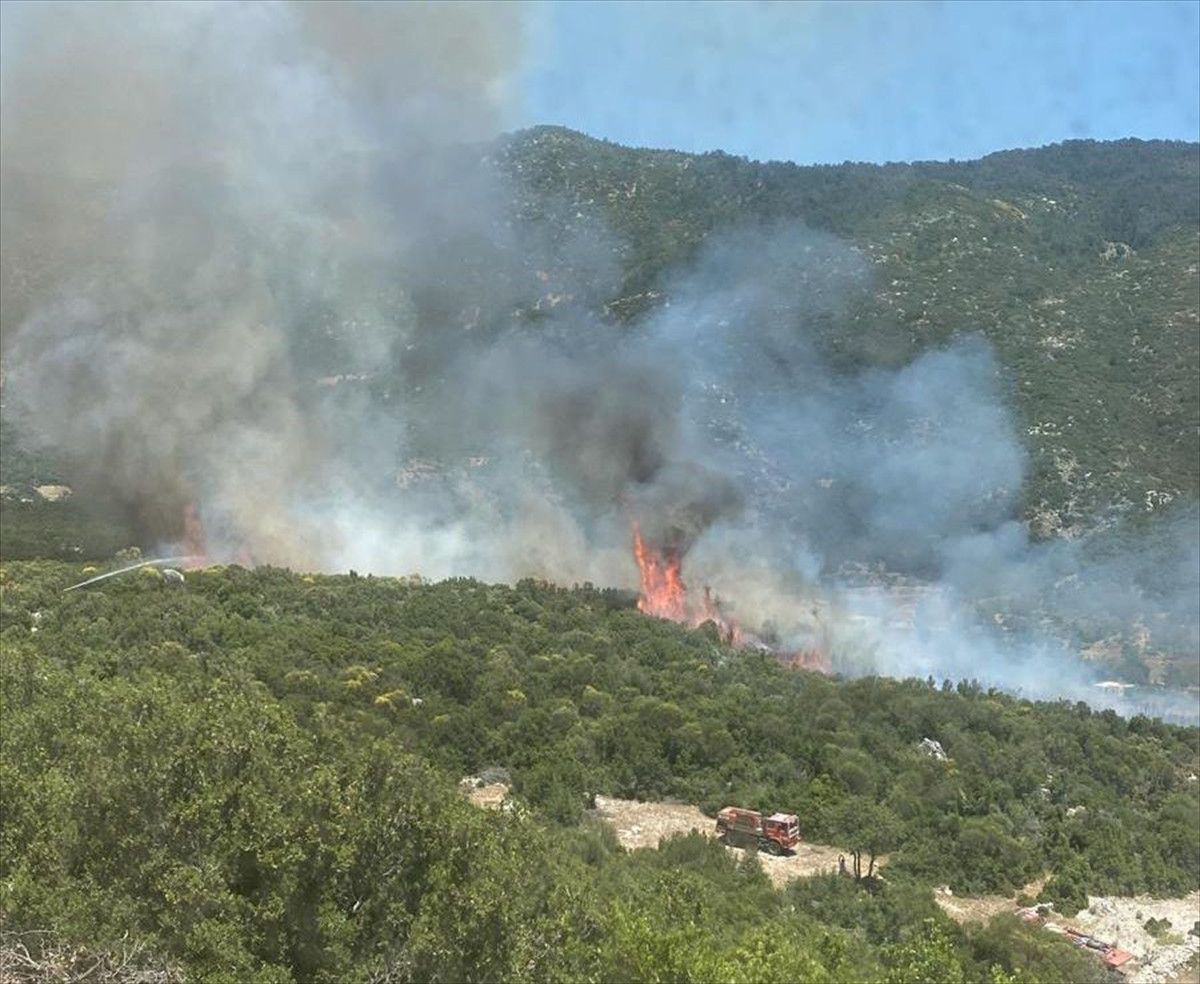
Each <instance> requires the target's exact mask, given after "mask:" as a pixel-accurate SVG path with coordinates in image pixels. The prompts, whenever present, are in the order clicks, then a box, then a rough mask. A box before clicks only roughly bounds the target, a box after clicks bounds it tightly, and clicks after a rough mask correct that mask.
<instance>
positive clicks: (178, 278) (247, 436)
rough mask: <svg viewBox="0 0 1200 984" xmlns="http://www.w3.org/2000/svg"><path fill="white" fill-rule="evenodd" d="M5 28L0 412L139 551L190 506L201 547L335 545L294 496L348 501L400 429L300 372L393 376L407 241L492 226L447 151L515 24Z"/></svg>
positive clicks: (152, 23)
mask: <svg viewBox="0 0 1200 984" xmlns="http://www.w3.org/2000/svg"><path fill="white" fill-rule="evenodd" d="M14 12H15V13H16V14H17V16H10V12H9V11H6V14H5V22H6V23H5V26H6V32H7V30H8V29H9V28H12V29H14V30H16V31H18V35H17V37H16V38H13V37H11V36H10V37H9V38H7V39H6V58H5V64H4V67H3V72H4V79H3V81H4V84H3V124H4V125H3V148H2V151H3V175H2V176H0V177H2V179H3V188H4V192H3V219H4V222H3V255H4V269H3V271H2V274H3V276H2V282H3V312H4V314H3V317H4V322H3V339H4V360H5V365H6V369H7V371H8V378H7V381H6V382H7V386H6V389H7V395H8V399H9V401H10V405H11V406H15V407H16V408H17V409H18V410H24V411H26V417H27V420H28V423H29V426H30V428H31V429H32V430H33V431H34V432H35V433H36V435H37V437H39V438H40V439H42V440H44V441H45V442H46V443H48V444H50V445H53V446H55V447H58V448H61V449H63V450H64V451H65V452H66V453H67V454H68V455H69V457H70V459H71V461H72V462H73V463H74V465H75V467H76V471H77V473H78V474H79V476H80V478H81V479H82V480H83V481H84V482H85V483H86V484H87V485H89V486H90V487H91V488H92V489H93V491H95V492H97V493H98V494H101V495H106V496H115V497H117V498H119V499H121V500H122V501H124V502H126V503H128V504H129V505H130V506H131V507H132V508H134V509H136V511H137V512H138V514H139V517H140V519H141V521H142V523H143V528H144V530H145V531H146V533H147V535H157V536H169V535H170V534H171V533H172V532H178V528H177V527H178V518H177V517H178V516H180V515H181V514H182V508H183V506H184V504H185V503H187V502H191V501H195V502H197V503H198V505H199V506H200V508H201V511H202V513H203V514H204V518H205V521H206V524H207V525H208V526H209V527H210V530H211V531H215V532H216V533H217V534H218V536H217V537H216V540H217V541H218V542H219V541H220V540H221V539H224V540H225V541H226V542H227V543H230V544H232V543H234V542H240V543H242V544H243V545H245V546H246V547H248V548H249V549H250V550H251V552H252V554H253V556H254V557H255V558H256V559H259V560H268V561H275V562H287V563H295V564H307V565H313V566H315V565H318V564H321V563H322V562H323V561H324V560H325V558H326V557H327V556H328V555H329V554H330V552H332V551H336V550H337V548H338V547H337V543H336V542H330V541H329V539H328V530H327V529H325V528H322V527H321V526H319V525H314V524H312V523H305V522H304V521H303V519H304V515H303V511H302V510H298V509H296V508H295V504H296V502H297V500H298V499H310V498H321V497H336V496H337V495H338V494H340V493H342V492H344V491H345V489H344V488H340V487H339V483H343V484H345V483H349V484H356V483H355V482H353V478H354V477H355V476H354V473H353V470H351V471H350V472H349V473H347V470H346V468H345V467H344V466H345V465H346V464H347V463H353V462H354V461H355V460H358V461H361V460H363V459H365V458H369V457H371V456H372V453H373V454H375V455H377V454H378V453H381V452H387V453H392V454H394V450H395V447H394V446H395V444H396V442H397V441H398V440H399V439H400V428H401V426H402V425H401V424H400V423H399V422H397V421H396V420H394V419H391V418H385V417H382V416H380V415H379V414H377V413H373V412H372V410H371V408H370V406H369V405H368V402H367V401H365V400H363V399H360V398H356V397H354V396H350V397H347V396H343V395H342V394H340V393H339V394H336V395H335V394H331V393H323V392H322V391H321V388H320V387H319V386H318V385H317V380H319V379H321V378H328V377H332V376H336V374H350V375H354V376H356V377H362V376H373V375H376V374H380V373H385V372H387V371H388V370H389V369H391V368H392V367H393V366H394V363H395V355H396V352H397V350H398V349H402V348H403V346H404V345H405V344H406V339H407V336H408V334H409V333H410V332H411V310H410V309H411V304H410V301H409V298H408V297H407V296H406V295H405V293H404V292H403V291H401V290H400V289H399V287H398V285H397V284H398V276H397V275H398V273H399V272H400V271H402V270H403V268H404V266H405V264H406V262H411V263H414V265H415V260H414V258H413V256H412V255H411V250H412V247H413V244H414V243H415V242H416V241H417V240H418V238H419V231H420V229H421V228H422V226H423V225H425V224H436V226H437V227H438V228H439V230H440V231H441V233H442V235H443V236H445V237H449V238H451V239H453V238H463V237H465V236H466V235H467V231H468V230H475V229H480V228H483V227H484V226H485V224H486V222H487V221H488V220H489V219H490V218H491V216H490V215H485V216H482V217H480V216H479V215H477V214H476V212H475V211H474V210H475V209H476V207H477V206H478V203H479V201H480V200H481V199H483V198H485V197H486V196H487V193H488V190H489V189H488V188H487V186H486V182H485V180H484V179H483V177H482V172H480V171H479V169H478V168H472V169H470V180H466V178H465V177H463V175H465V174H466V173H467V171H466V169H464V168H463V165H462V163H461V160H462V159H461V157H459V158H453V159H452V160H451V158H450V157H449V156H448V149H449V148H452V147H454V146H457V145H458V144H459V143H461V142H462V141H463V140H467V139H475V140H478V139H482V138H484V137H487V136H491V135H492V134H493V133H494V132H495V131H496V129H497V128H498V127H499V126H500V125H501V124H502V122H503V118H504V117H503V110H504V97H505V86H506V80H507V78H508V74H509V72H510V71H511V69H512V67H513V64H514V59H515V58H516V57H518V53H519V39H520V31H519V26H520V25H519V19H518V17H517V12H516V11H514V10H513V9H512V8H510V7H508V6H507V5H495V6H494V5H474V4H455V5H438V6H434V5H420V4H418V5H410V4H403V5H401V4H396V5H371V6H365V5H343V4H333V3H329V4H326V3H305V4H281V3H263V4H223V3H222V4H196V5H184V4H178V5H170V6H169V7H162V6H160V5H154V4H129V5H120V6H117V5H110V4H78V5H71V4H65V5H64V4H54V5H44V6H42V5H38V6H36V7H23V8H19V9H17V10H16V11H14ZM454 163H456V164H457V167H458V168H459V171H460V172H461V174H460V173H456V172H455V170H454V169H453V167H452V166H451V165H452V164H454ZM460 177H461V178H462V180H460ZM364 438H365V439H364ZM348 447H349V448H351V449H352V450H351V451H350V453H348V454H347V453H344V452H345V450H346V449H347V448H348ZM364 449H366V450H367V453H364ZM376 461H378V458H377V457H376ZM339 466H342V467H339ZM302 492H303V493H308V494H302ZM221 534H223V536H222V535H221Z"/></svg>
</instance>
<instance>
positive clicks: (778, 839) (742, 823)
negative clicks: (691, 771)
mask: <svg viewBox="0 0 1200 984" xmlns="http://www.w3.org/2000/svg"><path fill="white" fill-rule="evenodd" d="M717 837H719V838H720V839H721V840H723V841H724V842H725V843H726V844H729V845H731V846H732V847H750V846H752V845H753V846H754V847H756V848H758V849H759V850H760V851H766V852H767V853H768V854H791V853H792V852H793V851H794V850H795V849H796V845H797V844H799V843H800V821H799V820H798V819H797V817H796V815H795V814H794V813H772V814H771V815H770V816H769V817H764V816H763V815H762V814H761V813H759V812H758V811H757V810H743V809H741V808H740V807H737V806H727V807H725V809H723V810H722V811H721V812H720V813H718V814H717Z"/></svg>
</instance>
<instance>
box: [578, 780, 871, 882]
mask: <svg viewBox="0 0 1200 984" xmlns="http://www.w3.org/2000/svg"><path fill="white" fill-rule="evenodd" d="M596 815H597V816H599V817H601V818H602V819H604V820H607V821H608V822H609V823H610V824H612V826H613V829H614V830H615V831H616V833H617V840H618V841H619V842H620V844H621V846H622V847H624V848H626V849H627V850H632V849H633V848H637V847H658V842H659V841H660V840H662V839H663V838H664V837H670V836H671V835H672V834H686V833H688V832H690V831H692V830H698V831H699V832H700V833H702V834H704V836H706V837H716V835H717V829H716V821H715V820H713V818H712V817H706V816H705V815H704V814H703V813H701V812H700V811H699V810H698V809H697V808H696V807H694V806H689V805H687V804H685V803H639V802H638V801H636V800H622V799H612V798H610V797H608V796H597V797H596ZM726 850H727V851H729V852H730V853H731V854H735V855H737V856H738V857H739V858H741V857H742V855H744V854H745V853H746V852H745V850H744V849H742V848H739V847H727V848H726ZM841 855H844V856H845V858H846V863H847V864H850V863H851V860H850V852H849V851H846V850H843V849H840V848H836V847H827V846H825V845H822V844H809V843H807V842H804V841H802V842H801V843H800V846H799V847H798V848H796V853H795V854H793V855H790V856H789V857H782V858H777V857H773V856H771V855H769V854H764V853H762V852H759V854H758V861H759V864H761V865H762V869H763V871H764V872H766V875H767V877H768V878H769V879H771V884H773V885H774V886H775V887H776V888H782V887H783V886H784V885H786V884H787V883H788V882H790V881H791V880H792V879H793V878H808V877H811V876H812V875H819V874H822V873H824V872H829V871H837V870H838V857H839V856H841ZM879 863H880V862H879V861H877V862H876V870H878V868H879ZM863 866H864V868H865V867H866V861H865V859H864V861H863Z"/></svg>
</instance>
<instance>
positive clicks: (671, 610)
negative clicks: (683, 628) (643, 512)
mask: <svg viewBox="0 0 1200 984" xmlns="http://www.w3.org/2000/svg"><path fill="white" fill-rule="evenodd" d="M633 557H634V560H636V561H637V566H638V574H639V576H640V577H641V582H642V590H641V594H639V595H638V603H637V604H638V611H640V612H644V613H645V614H647V615H653V616H654V617H655V618H665V619H667V620H668V621H670V622H682V623H683V624H684V625H688V626H691V627H692V628H693V629H694V628H698V627H699V626H701V625H704V624H705V623H706V622H712V623H713V624H714V625H715V626H716V627H717V632H718V634H719V635H720V637H721V639H722V640H724V641H725V642H728V643H730V644H732V645H735V646H739V645H741V644H742V630H741V628H740V627H739V626H738V624H737V622H735V621H734V620H733V619H731V618H729V617H727V616H726V615H725V613H724V612H722V611H721V605H720V602H719V601H718V600H717V599H716V598H714V597H713V594H712V592H711V591H710V590H709V589H708V588H705V589H704V595H703V598H702V600H701V601H700V603H699V604H697V605H692V603H691V602H690V601H689V600H688V593H687V586H686V585H685V584H684V583H683V555H682V554H681V553H680V552H679V551H678V550H675V549H672V548H670V547H664V548H663V549H662V550H655V549H654V548H653V547H651V546H650V545H649V544H647V543H646V540H645V538H644V537H643V536H642V533H641V530H639V529H638V528H637V525H636V524H634V527H633Z"/></svg>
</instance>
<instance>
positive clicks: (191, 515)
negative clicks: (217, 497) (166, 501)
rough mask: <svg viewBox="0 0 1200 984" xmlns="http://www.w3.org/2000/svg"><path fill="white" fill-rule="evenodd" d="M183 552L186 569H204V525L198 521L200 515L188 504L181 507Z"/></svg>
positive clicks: (206, 557) (206, 547)
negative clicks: (186, 562)
mask: <svg viewBox="0 0 1200 984" xmlns="http://www.w3.org/2000/svg"><path fill="white" fill-rule="evenodd" d="M183 552H184V553H185V554H186V555H187V556H188V558H189V560H188V564H187V566H188V567H204V566H205V565H206V564H207V563H208V542H207V538H206V537H205V535H204V524H203V523H202V522H201V521H200V513H199V512H198V511H197V509H196V507H195V506H194V505H192V503H190V502H189V503H188V504H187V505H186V506H184V507H183Z"/></svg>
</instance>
